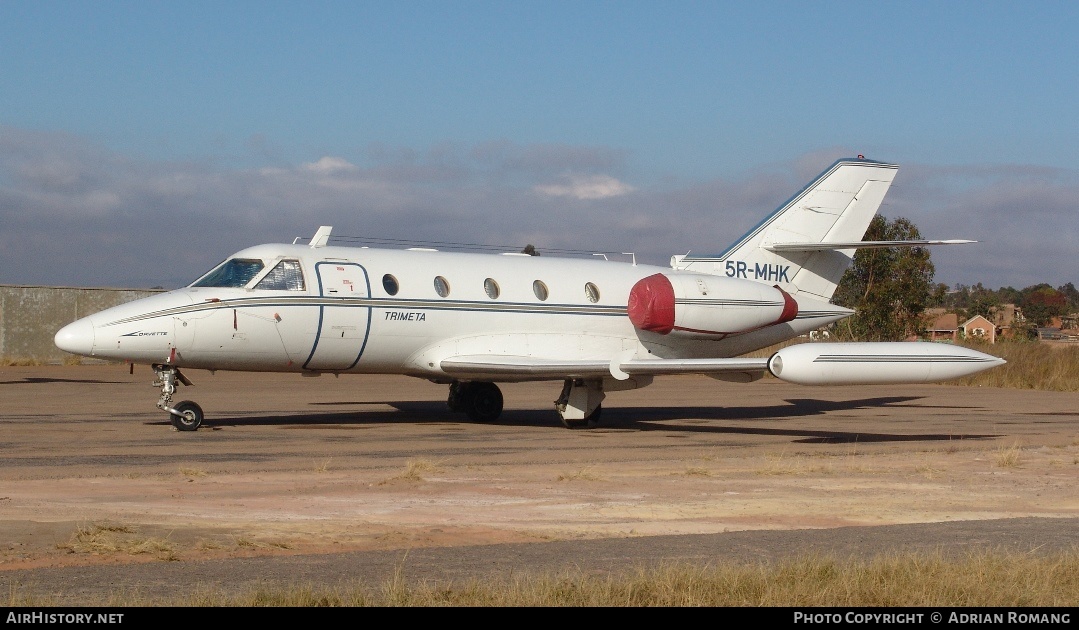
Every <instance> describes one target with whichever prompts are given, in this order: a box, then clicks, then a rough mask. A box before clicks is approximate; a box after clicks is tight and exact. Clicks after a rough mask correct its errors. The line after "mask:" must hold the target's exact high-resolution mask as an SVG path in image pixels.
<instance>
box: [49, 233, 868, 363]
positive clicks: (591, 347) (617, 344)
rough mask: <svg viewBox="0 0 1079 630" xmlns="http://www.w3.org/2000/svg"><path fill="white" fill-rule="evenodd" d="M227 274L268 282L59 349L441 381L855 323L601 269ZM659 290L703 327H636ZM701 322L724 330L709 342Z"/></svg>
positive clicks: (392, 264)
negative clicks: (642, 299) (470, 367)
mask: <svg viewBox="0 0 1079 630" xmlns="http://www.w3.org/2000/svg"><path fill="white" fill-rule="evenodd" d="M229 260H230V261H233V260H237V261H246V262H249V263H251V265H252V267H253V266H254V262H253V261H257V263H258V267H259V271H258V272H257V273H255V274H254V275H252V276H251V277H250V278H249V279H248V280H247V281H245V283H244V284H243V285H242V286H199V285H200V284H205V283H206V278H208V277H210V276H212V275H213V272H211V274H207V276H204V278H203V279H201V280H200V281H196V282H195V283H194V284H192V285H191V286H189V287H186V288H182V289H178V290H175V291H170V292H167V293H163V294H160V295H156V296H152V297H149V298H145V299H141V300H137V301H134V302H130V303H127V304H123V305H120V306H117V307H114V308H110V309H108V310H105V311H102V312H100V313H97V314H94V315H91V316H89V317H86V318H83V319H81V320H78V321H77V322H74V323H73V324H70V325H69V326H67V327H66V328H64V329H63V330H61V331H60V332H59V333H58V334H57V336H56V339H57V344H58V345H59V346H60V347H61V348H63V349H65V350H67V351H69V352H73V353H77V354H83V355H88V356H94V357H99V358H104V359H114V360H126V361H131V362H137V363H154V364H168V365H173V366H176V367H190V368H203V369H210V370H246V371H267V372H335V373H344V372H356V373H403V374H409V375H413V376H418V377H423V378H430V379H432V380H444V379H446V374H445V373H444V372H443V371H442V369H441V367H440V362H441V361H442V360H443V359H445V358H447V357H453V356H462V355H485V356H515V357H529V358H533V359H594V360H604V361H610V360H613V359H616V358H621V359H647V358H663V359H670V358H698V357H733V356H738V355H741V354H744V353H746V352H749V351H752V350H755V349H758V348H763V347H766V346H769V345H771V344H774V343H777V342H780V341H783V340H785V339H789V338H792V337H795V336H797V335H800V334H804V333H806V332H808V331H810V330H813V329H816V328H818V327H820V326H822V325H825V324H828V323H831V322H834V321H837V320H839V319H841V318H843V317H845V316H847V315H849V314H850V311H848V310H846V309H842V308H840V307H836V306H834V305H831V304H827V303H822V302H819V301H813V300H809V299H807V298H805V297H804V296H803V297H798V296H797V295H795V296H794V298H793V299H794V300H796V301H797V316H796V317H794V318H793V319H790V320H789V321H783V322H778V323H777V321H776V320H775V317H774V315H773V314H768V315H767V316H764V319H761V317H762V316H761V315H759V314H758V313H761V312H765V311H762V310H761V309H760V308H759V305H760V303H762V301H763V300H762V299H756V298H754V299H755V300H756V301H754V300H751V299H749V297H746V296H751V297H752V296H758V295H772V294H775V295H778V294H779V293H776V292H777V291H778V289H773V288H772V287H771V286H769V285H767V284H763V283H757V282H753V281H751V280H742V279H736V278H724V277H719V276H710V275H705V274H697V273H692V272H686V271H676V270H672V269H670V268H665V267H655V266H648V265H634V264H630V263H628V262H614V261H607V260H600V259H594V260H591V259H572V258H553V257H547V256H526V255H520V254H503V255H498V254H472V253H449V252H437V251H426V250H414V249H413V250H386V249H369V248H354V247H336V246H323V247H310V246H306V245H284V244H277V245H259V246H256V247H251V248H248V249H245V250H242V251H240V252H237V253H236V254H235V255H233V256H232V257H230V259H229ZM282 261H287V265H288V266H289V267H290V269H291V273H292V274H293V275H292V276H290V277H289V278H287V279H286V280H282V279H281V278H279V277H277V276H274V274H275V273H278V272H279V271H280V270H281V267H279V264H280V263H282ZM297 270H298V271H297ZM297 274H298V275H297ZM655 274H663V275H665V276H667V277H668V278H670V279H673V280H674V284H675V289H676V290H677V291H680V293H678V295H677V296H676V297H677V300H678V305H677V307H676V308H678V309H681V310H680V311H679V313H687V314H688V315H679V317H682V318H683V319H685V320H687V321H690V320H689V319H687V318H695V319H692V321H693V322H694V327H693V328H685V329H684V330H682V331H678V330H676V331H675V332H674V333H672V334H666V333H663V334H661V333H657V332H652V331H651V330H642V329H639V328H637V327H635V325H634V323H633V322H632V321H631V320H630V317H629V316H628V315H627V301H628V300H629V298H630V293H631V290H633V288H634V285H635V284H637V283H638V281H640V280H642V279H643V278H646V277H648V276H652V275H655ZM278 275H281V274H280V273H278ZM285 275H287V274H285ZM436 278H441V280H438V281H436ZM211 284H213V283H212V282H211ZM226 284H227V283H226ZM286 285H288V286H287V288H286ZM267 287H270V288H267ZM687 287H688V288H687ZM440 288H441V293H442V294H440ZM687 291H688V292H692V291H699V295H697V294H694V295H692V296H687V293H686V292H687ZM769 292H771V293H769ZM731 296H733V297H731ZM727 297H731V299H726V298H727ZM735 298H737V299H735ZM770 304H772V308H773V309H775V308H782V301H781V300H780V302H779V306H776V305H775V304H776V303H775V301H774V300H773V302H770ZM687 305H688V306H687ZM687 309H688V310H687ZM693 309H696V311H694V310H693ZM696 313H704V316H703V318H702V317H699V316H697V315H696ZM769 313H770V312H769ZM710 318H711V319H710ZM754 318H757V319H754ZM758 320H760V321H758ZM701 321H703V322H705V324H708V323H710V321H711V323H715V325H714V326H712V327H711V328H709V329H707V330H704V331H703V332H700V331H698V329H699V328H700V327H701V324H698V323H696V322H701ZM687 331H688V332H687ZM694 331H697V332H694ZM491 380H521V377H518V376H511V375H506V376H505V377H504V378H497V379H496V378H492V379H491Z"/></svg>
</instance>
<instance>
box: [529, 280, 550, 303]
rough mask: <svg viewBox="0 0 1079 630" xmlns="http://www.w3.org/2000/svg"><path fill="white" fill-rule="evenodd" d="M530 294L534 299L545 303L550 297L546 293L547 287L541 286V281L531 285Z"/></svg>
mask: <svg viewBox="0 0 1079 630" xmlns="http://www.w3.org/2000/svg"><path fill="white" fill-rule="evenodd" d="M532 292H533V293H535V294H536V297H537V298H539V301H540V302H544V301H546V300H547V296H548V295H550V293H549V292H548V291H547V285H546V284H543V281H542V280H536V281H535V282H533V283H532Z"/></svg>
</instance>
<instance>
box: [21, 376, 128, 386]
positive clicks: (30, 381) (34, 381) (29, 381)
mask: <svg viewBox="0 0 1079 630" xmlns="http://www.w3.org/2000/svg"><path fill="white" fill-rule="evenodd" d="M42 383H89V384H92V385H120V384H123V383H124V381H102V380H98V379H93V378H46V377H42V376H28V377H26V378H21V379H19V380H17V381H0V385H40V384H42Z"/></svg>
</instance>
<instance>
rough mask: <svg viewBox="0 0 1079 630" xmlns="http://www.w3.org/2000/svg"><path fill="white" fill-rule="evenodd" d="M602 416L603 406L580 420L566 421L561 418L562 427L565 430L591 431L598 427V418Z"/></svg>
mask: <svg viewBox="0 0 1079 630" xmlns="http://www.w3.org/2000/svg"><path fill="white" fill-rule="evenodd" d="M602 414H603V405H599V406H598V407H596V409H595V411H593V412H592V413H590V414H588V416H587V417H585V418H584V419H582V420H567V419H566V418H562V425H563V426H565V427H566V428H567V429H592V428H595V427H597V426H599V418H600V416H601V415H602Z"/></svg>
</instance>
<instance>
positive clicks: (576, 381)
mask: <svg viewBox="0 0 1079 630" xmlns="http://www.w3.org/2000/svg"><path fill="white" fill-rule="evenodd" d="M604 396H606V394H604V393H603V381H602V380H600V379H583V378H567V379H566V382H565V383H563V385H562V393H561V394H560V395H559V396H558V400H556V401H554V408H555V410H557V411H558V415H559V416H560V417H561V418H562V424H563V425H565V427H566V428H567V429H583V428H589V429H590V428H592V427H595V426H597V425H599V417H600V415H601V414H602V413H603V404H602V403H603V398H604Z"/></svg>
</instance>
